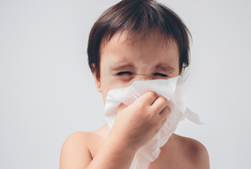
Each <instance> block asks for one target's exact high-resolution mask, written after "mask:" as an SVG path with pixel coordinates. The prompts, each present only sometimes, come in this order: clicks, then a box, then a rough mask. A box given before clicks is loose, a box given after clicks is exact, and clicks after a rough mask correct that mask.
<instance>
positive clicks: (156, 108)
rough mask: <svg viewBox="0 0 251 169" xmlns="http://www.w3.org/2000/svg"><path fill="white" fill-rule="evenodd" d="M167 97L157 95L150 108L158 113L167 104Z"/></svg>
mask: <svg viewBox="0 0 251 169" xmlns="http://www.w3.org/2000/svg"><path fill="white" fill-rule="evenodd" d="M167 103H168V101H167V99H166V98H164V97H163V96H159V97H158V98H157V99H156V100H155V102H154V103H153V104H152V105H151V108H152V109H154V111H155V112H156V113H160V112H161V111H162V110H163V109H164V108H165V107H166V106H167Z"/></svg>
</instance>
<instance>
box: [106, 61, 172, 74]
mask: <svg viewBox="0 0 251 169" xmlns="http://www.w3.org/2000/svg"><path fill="white" fill-rule="evenodd" d="M133 68H135V66H134V65H133V64H131V63H125V64H121V65H114V66H111V67H110V71H120V70H124V69H133ZM154 69H157V70H161V71H164V72H167V73H171V72H173V71H174V68H172V67H170V66H166V65H164V64H161V63H159V64H157V65H156V66H155V67H154V68H153V70H154Z"/></svg>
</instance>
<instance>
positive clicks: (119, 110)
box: [118, 103, 128, 112]
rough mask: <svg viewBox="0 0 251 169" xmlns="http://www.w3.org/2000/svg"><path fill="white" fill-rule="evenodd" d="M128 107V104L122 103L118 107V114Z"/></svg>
mask: <svg viewBox="0 0 251 169" xmlns="http://www.w3.org/2000/svg"><path fill="white" fill-rule="evenodd" d="M126 107H128V106H127V105H126V104H124V103H121V104H120V105H119V107H118V112H121V111H122V110H124V109H125V108H126Z"/></svg>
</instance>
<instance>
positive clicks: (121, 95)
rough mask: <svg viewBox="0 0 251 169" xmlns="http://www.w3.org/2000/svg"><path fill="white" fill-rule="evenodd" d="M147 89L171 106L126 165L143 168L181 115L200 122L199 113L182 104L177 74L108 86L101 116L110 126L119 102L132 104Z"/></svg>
mask: <svg viewBox="0 0 251 169" xmlns="http://www.w3.org/2000/svg"><path fill="white" fill-rule="evenodd" d="M148 90H151V91H154V92H156V93H157V94H158V95H161V96H163V97H165V98H166V99H167V100H168V101H169V102H168V106H169V107H170V109H171V112H170V114H169V115H168V116H167V121H166V122H165V124H164V125H163V127H162V128H161V129H160V131H159V132H158V133H157V134H156V135H155V136H154V137H153V138H152V139H151V140H150V141H149V142H148V143H147V144H145V145H144V146H142V147H141V148H140V149H139V150H138V151H137V152H136V154H135V156H134V159H133V162H132V164H131V167H130V169H147V168H148V166H149V164H150V162H152V161H154V160H155V159H156V158H157V157H158V156H159V154H160V147H162V146H163V145H164V144H165V143H166V142H167V140H168V139H169V137H170V136H171V135H172V133H173V132H174V131H175V129H176V127H177V125H178V123H179V121H181V120H183V119H184V118H185V117H186V118H188V119H189V120H191V121H192V122H194V123H196V124H202V123H201V122H200V119H199V116H198V115H197V114H196V113H194V112H192V111H191V110H189V109H188V108H187V107H186V97H185V91H184V84H183V79H182V78H181V77H180V76H177V77H174V78H170V79H158V80H146V81H135V82H134V83H133V84H132V85H131V86H129V87H125V88H116V89H113V90H110V91H109V92H108V94H107V97H106V105H105V110H104V115H105V119H106V122H107V125H108V127H109V129H110V130H111V128H112V126H113V123H114V121H115V118H116V114H117V112H118V106H119V105H120V104H121V103H124V104H126V105H130V104H132V103H133V102H134V101H135V100H137V99H138V98H139V97H140V96H142V95H143V94H144V93H146V92H147V91H148Z"/></svg>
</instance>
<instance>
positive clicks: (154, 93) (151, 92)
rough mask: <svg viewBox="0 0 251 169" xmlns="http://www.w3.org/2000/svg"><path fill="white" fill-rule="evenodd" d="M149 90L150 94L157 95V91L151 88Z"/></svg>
mask: <svg viewBox="0 0 251 169" xmlns="http://www.w3.org/2000/svg"><path fill="white" fill-rule="evenodd" d="M149 92H150V94H151V95H152V96H157V93H156V92H154V91H151V90H149Z"/></svg>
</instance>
